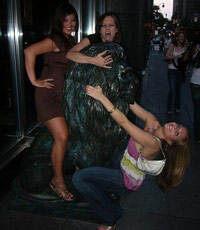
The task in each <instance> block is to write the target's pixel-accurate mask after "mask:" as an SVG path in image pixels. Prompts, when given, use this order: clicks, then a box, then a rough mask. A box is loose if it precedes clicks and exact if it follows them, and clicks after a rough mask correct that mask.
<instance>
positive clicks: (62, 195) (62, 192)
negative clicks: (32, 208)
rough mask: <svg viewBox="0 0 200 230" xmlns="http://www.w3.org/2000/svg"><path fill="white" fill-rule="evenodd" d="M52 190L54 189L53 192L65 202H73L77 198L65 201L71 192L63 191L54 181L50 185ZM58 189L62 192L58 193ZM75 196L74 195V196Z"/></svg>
mask: <svg viewBox="0 0 200 230" xmlns="http://www.w3.org/2000/svg"><path fill="white" fill-rule="evenodd" d="M49 186H50V188H51V189H52V191H54V192H55V193H56V194H57V195H58V197H60V198H62V199H63V200H65V201H73V200H74V199H75V198H74V196H73V197H72V198H70V199H65V195H66V194H69V193H70V191H69V190H68V189H62V188H60V187H59V186H57V185H55V184H54V183H53V182H52V181H51V182H50V183H49ZM58 188H59V189H60V190H61V192H58ZM72 195H73V194H72Z"/></svg>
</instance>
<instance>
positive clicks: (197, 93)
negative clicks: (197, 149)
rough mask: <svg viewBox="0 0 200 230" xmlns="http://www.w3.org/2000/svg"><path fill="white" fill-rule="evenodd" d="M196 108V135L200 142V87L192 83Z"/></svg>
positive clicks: (191, 87)
mask: <svg viewBox="0 0 200 230" xmlns="http://www.w3.org/2000/svg"><path fill="white" fill-rule="evenodd" d="M190 89H191V94H192V101H193V107H194V134H195V136H196V138H197V139H198V140H200V85H196V84H193V83H190Z"/></svg>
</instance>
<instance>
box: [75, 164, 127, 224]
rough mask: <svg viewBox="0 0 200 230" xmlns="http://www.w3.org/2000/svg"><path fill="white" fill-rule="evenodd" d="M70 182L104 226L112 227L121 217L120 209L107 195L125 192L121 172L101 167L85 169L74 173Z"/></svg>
mask: <svg viewBox="0 0 200 230" xmlns="http://www.w3.org/2000/svg"><path fill="white" fill-rule="evenodd" d="M72 180H73V184H74V186H75V187H76V189H77V190H78V191H79V192H80V193H81V195H83V196H84V198H85V199H86V200H87V201H88V202H89V204H90V205H91V207H92V208H93V209H94V211H95V213H96V214H97V215H98V216H99V217H100V218H101V219H102V220H103V222H104V224H107V225H114V224H115V223H116V221H117V220H118V219H119V218H120V217H121V215H122V208H121V207H120V204H119V201H118V200H114V199H112V198H111V196H110V195H109V193H115V194H118V195H122V194H123V193H124V192H125V191H127V189H126V187H125V186H124V178H123V174H122V171H121V170H120V169H110V168H103V167H91V168H85V169H80V170H78V171H77V172H75V174H74V175H73V177H72Z"/></svg>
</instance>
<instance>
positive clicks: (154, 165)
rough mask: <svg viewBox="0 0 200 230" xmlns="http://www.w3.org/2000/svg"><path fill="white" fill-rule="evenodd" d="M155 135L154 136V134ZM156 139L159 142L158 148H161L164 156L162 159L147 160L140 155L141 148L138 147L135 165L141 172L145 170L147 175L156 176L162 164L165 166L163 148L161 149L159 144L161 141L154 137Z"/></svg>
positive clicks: (160, 170) (161, 168)
mask: <svg viewBox="0 0 200 230" xmlns="http://www.w3.org/2000/svg"><path fill="white" fill-rule="evenodd" d="M154 137H155V136H154ZM155 138H156V140H157V141H158V143H159V146H160V149H161V152H162V154H163V156H164V159H163V160H147V159H144V158H142V155H141V151H142V149H140V151H139V157H138V160H137V163H136V165H137V167H138V169H139V170H141V171H142V172H145V173H147V174H149V175H152V176H157V175H159V174H160V173H161V172H162V170H163V168H164V166H165V163H166V158H165V154H164V152H163V149H162V145H161V141H160V139H159V138H158V137H155Z"/></svg>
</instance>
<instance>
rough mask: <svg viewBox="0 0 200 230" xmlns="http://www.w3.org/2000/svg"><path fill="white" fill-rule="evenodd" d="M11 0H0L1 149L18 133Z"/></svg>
mask: <svg viewBox="0 0 200 230" xmlns="http://www.w3.org/2000/svg"><path fill="white" fill-rule="evenodd" d="M9 7H10V1H7V0H1V1H0V66H1V73H0V75H1V84H0V150H2V149H4V148H5V147H6V146H7V145H8V144H9V143H10V142H12V141H13V140H14V139H15V137H16V136H17V135H18V134H17V126H16V122H17V117H16V114H17V110H16V97H15V88H14V81H13V79H14V71H13V69H12V63H11V62H12V53H11V47H10V43H9V40H10V38H9V37H10V36H11V35H12V34H9V32H8V28H9V26H10V23H9V21H10V20H9V18H8V16H9V15H8V9H9Z"/></svg>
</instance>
